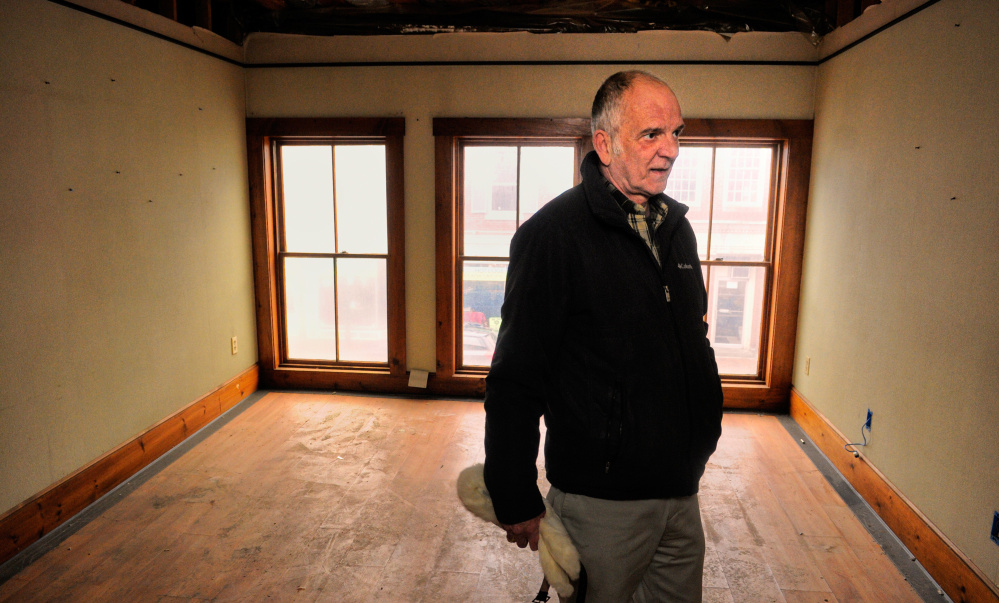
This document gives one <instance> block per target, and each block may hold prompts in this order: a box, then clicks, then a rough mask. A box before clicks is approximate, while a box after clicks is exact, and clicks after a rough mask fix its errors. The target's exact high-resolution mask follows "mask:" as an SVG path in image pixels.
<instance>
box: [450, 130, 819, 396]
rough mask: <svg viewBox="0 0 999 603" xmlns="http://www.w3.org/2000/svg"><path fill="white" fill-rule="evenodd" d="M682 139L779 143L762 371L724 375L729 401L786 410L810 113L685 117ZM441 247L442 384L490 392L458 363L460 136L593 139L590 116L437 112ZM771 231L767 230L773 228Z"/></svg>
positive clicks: (480, 375) (481, 376)
mask: <svg viewBox="0 0 999 603" xmlns="http://www.w3.org/2000/svg"><path fill="white" fill-rule="evenodd" d="M684 121H685V123H686V127H685V129H684V133H683V137H682V141H683V142H684V143H687V144H693V143H698V142H701V143H709V144H719V143H728V144H747V145H752V144H757V143H767V144H771V143H772V144H776V148H777V152H776V157H775V158H774V166H775V167H776V168H777V169H776V170H775V175H774V182H773V186H774V190H775V193H776V200H775V202H774V209H773V211H774V215H773V217H772V220H774V221H775V223H774V226H773V228H772V229H771V230H770V231H769V232H772V238H771V239H768V253H769V255H770V258H771V261H772V264H773V267H772V273H771V274H772V280H773V282H772V283H771V285H770V288H769V292H768V295H767V297H766V299H765V302H764V303H765V305H764V317H763V331H764V332H763V333H762V341H761V349H760V362H761V366H760V371H759V374H758V375H757V376H756V377H752V376H750V377H741V376H740V377H732V378H728V377H726V378H725V379H723V382H722V387H723V391H724V393H725V408H729V409H753V410H765V411H773V412H786V411H787V410H788V408H789V403H790V402H789V401H790V394H791V374H792V370H793V363H794V344H795V337H796V334H797V325H798V299H799V290H800V285H801V264H802V253H803V249H804V235H805V212H806V207H807V200H808V181H809V173H810V169H811V155H812V121H811V120H762V119H685V120H684ZM433 132H434V137H435V149H436V150H435V154H436V189H437V190H436V225H437V226H436V228H437V232H436V249H437V274H436V279H437V372H436V374H435V376H434V378H435V379H434V380H435V382H436V385H437V387H438V388H440V389H441V390H444V391H448V392H451V393H456V394H465V395H475V396H482V395H484V394H485V374H486V371H472V370H458V367H457V366H456V344H457V327H458V324H457V321H456V311H457V305H456V303H457V299H458V298H457V296H458V294H459V293H460V283H458V282H457V280H456V277H457V276H458V273H459V271H457V270H456V269H455V265H456V259H457V257H458V249H459V248H458V244H459V241H460V238H459V237H460V233H459V232H458V227H459V225H460V220H459V216H458V215H457V212H456V209H457V207H458V202H457V201H458V199H459V194H460V191H459V190H458V187H459V185H460V183H461V180H460V173H459V169H460V166H459V165H458V164H459V161H458V160H459V157H460V155H459V152H460V148H461V142H462V140H466V139H469V140H474V139H476V138H504V137H505V138H507V139H526V138H530V137H559V138H564V137H573V136H581V137H584V138H585V140H586V146H587V147H589V148H592V143H591V142H590V139H589V136H590V120H589V119H584V118H568V119H531V118H525V119H518V118H503V119H475V118H468V119H461V118H436V119H434V124H433ZM769 232H768V237H769V236H771V235H770V234H769Z"/></svg>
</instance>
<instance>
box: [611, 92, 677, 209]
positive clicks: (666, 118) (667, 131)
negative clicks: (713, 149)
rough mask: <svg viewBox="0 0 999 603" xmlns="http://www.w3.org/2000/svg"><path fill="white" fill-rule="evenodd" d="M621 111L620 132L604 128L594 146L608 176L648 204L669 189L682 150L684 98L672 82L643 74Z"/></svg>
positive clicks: (632, 198)
mask: <svg viewBox="0 0 999 603" xmlns="http://www.w3.org/2000/svg"><path fill="white" fill-rule="evenodd" d="M620 111H621V113H620V118H619V123H618V127H617V131H616V132H609V133H608V132H604V131H603V130H598V131H597V135H596V136H595V137H594V141H593V142H594V147H595V148H596V150H597V154H598V155H599V156H600V161H601V163H602V164H603V166H604V170H603V171H604V176H605V177H607V179H608V180H610V181H611V182H612V183H613V184H614V186H616V187H617V188H618V190H620V191H621V192H622V193H624V194H625V195H626V196H627V197H628V198H629V199H631V200H632V201H634V202H636V203H645V202H646V201H648V198H649V197H651V196H653V195H658V194H659V193H661V192H663V190H664V189H665V188H666V180H667V178H669V174H670V170H671V169H672V168H673V162H674V161H676V156H677V154H678V153H679V152H680V147H679V138H680V132H681V131H682V130H683V116H682V115H681V114H680V103H679V102H677V100H676V96H674V94H673V92H672V91H671V90H670V89H669V88H668V87H666V86H664V85H662V84H660V83H658V82H654V81H649V80H644V79H640V80H637V81H635V82H634V83H633V84H632V85H631V87H630V88H628V90H627V91H625V93H624V96H623V97H622V98H621V109H620ZM601 133H603V136H601Z"/></svg>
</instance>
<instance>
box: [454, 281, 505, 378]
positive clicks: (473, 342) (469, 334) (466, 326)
mask: <svg viewBox="0 0 999 603" xmlns="http://www.w3.org/2000/svg"><path fill="white" fill-rule="evenodd" d="M506 269H507V262H463V264H462V273H461V274H462V278H461V280H462V304H461V309H462V313H461V314H462V316H461V318H462V329H461V333H462V350H461V360H462V364H463V365H464V366H489V363H490V362H491V361H492V358H493V348H494V347H495V345H496V333H497V332H498V331H499V325H500V307H502V305H503V287H504V284H505V283H506Z"/></svg>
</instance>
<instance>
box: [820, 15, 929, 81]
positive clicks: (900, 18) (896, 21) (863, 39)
mask: <svg viewBox="0 0 999 603" xmlns="http://www.w3.org/2000/svg"><path fill="white" fill-rule="evenodd" d="M937 2H940V0H929V1H928V2H926V3H925V4H921V5H919V6H917V7H916V8H914V9H912V10H910V11H909V12H907V13H905V14H904V15H899V16H898V17H896V18H894V19H892V20H891V21H889V22H887V23H885V24H884V25H882V26H881V27H879V28H877V29H875V30H874V31H872V32H871V33H869V34H867V35H865V36H862V37H860V38H857V39H856V40H854V41H853V42H850V43H849V44H847V45H846V46H844V47H843V48H840V49H839V50H837V51H836V52H834V53H832V54H830V55H829V56H827V57H825V58H822V59H819V60H818V61H816V62H815V63H814V64H815V65H821V64H822V63H825V62H826V61H828V60H830V59H834V58H836V57H838V56H839V55H841V54H843V53H844V52H846V51H847V50H850V49H851V48H853V47H854V46H857V45H858V44H860V43H861V42H866V41H867V40H869V39H871V38H873V37H874V36H876V35H878V34H879V33H881V32H883V31H884V30H886V29H888V28H889V27H892V26H894V25H897V24H899V23H901V22H902V21H905V20H906V19H908V18H909V17H911V16H913V15H915V14H916V13H918V12H920V11H921V10H923V9H924V8H929V7H931V6H933V5H934V4H936V3H937Z"/></svg>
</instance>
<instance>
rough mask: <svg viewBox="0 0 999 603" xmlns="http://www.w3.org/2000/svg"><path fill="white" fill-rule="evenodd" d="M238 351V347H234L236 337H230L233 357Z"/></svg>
mask: <svg viewBox="0 0 999 603" xmlns="http://www.w3.org/2000/svg"><path fill="white" fill-rule="evenodd" d="M238 351H239V346H237V345H236V336H235V335H233V336H232V353H233V354H234V355H235V354H236V352H238Z"/></svg>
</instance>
